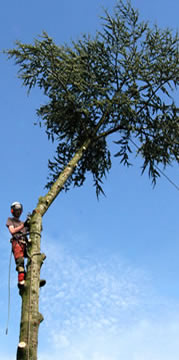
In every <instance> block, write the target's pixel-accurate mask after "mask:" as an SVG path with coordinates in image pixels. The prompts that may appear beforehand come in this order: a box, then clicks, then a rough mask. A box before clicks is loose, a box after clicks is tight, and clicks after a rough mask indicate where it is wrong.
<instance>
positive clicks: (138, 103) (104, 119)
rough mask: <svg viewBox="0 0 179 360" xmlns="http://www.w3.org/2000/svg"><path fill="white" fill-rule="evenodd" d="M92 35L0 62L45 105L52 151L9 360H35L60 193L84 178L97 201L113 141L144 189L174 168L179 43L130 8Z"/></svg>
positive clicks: (178, 134) (40, 43)
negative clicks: (43, 242) (43, 271)
mask: <svg viewBox="0 0 179 360" xmlns="http://www.w3.org/2000/svg"><path fill="white" fill-rule="evenodd" d="M102 22H103V24H102V28H101V32H98V33H97V34H96V36H95V37H94V38H91V37H89V36H86V35H84V36H83V37H82V38H81V39H80V40H79V41H76V42H73V43H72V44H71V46H67V45H62V46H57V45H56V44H55V43H54V42H53V40H52V39H51V38H50V37H49V36H48V35H47V34H46V33H43V35H42V37H41V38H40V39H36V40H35V42H34V44H23V43H21V42H17V43H16V47H15V48H14V49H11V50H8V51H7V52H6V53H7V54H8V56H9V57H10V58H14V59H15V63H16V64H17V65H18V66H19V72H18V75H19V78H20V79H21V80H22V82H23V85H25V86H26V87H27V88H28V91H30V90H31V89H32V88H33V87H35V86H37V87H39V88H40V89H41V90H42V91H43V93H44V94H45V96H47V98H48V102H47V103H45V105H42V106H41V107H40V108H39V109H38V110H37V114H38V116H39V122H40V124H41V123H42V124H43V125H44V126H45V131H46V133H47V135H48V138H49V140H51V141H55V142H56V144H57V148H56V153H55V156H54V159H53V160H49V179H48V183H47V188H48V191H47V194H46V195H45V196H43V197H40V198H39V201H38V204H37V206H36V208H35V210H34V211H33V214H32V217H31V224H30V234H31V240H32V245H31V247H30V248H29V258H28V264H27V274H26V286H25V288H24V290H23V291H21V297H22V313H21V325H20V340H19V345H18V349H17V360H29V359H31V360H36V359H37V343H38V329H39V324H40V322H41V321H42V320H43V316H42V315H41V314H40V313H39V280H40V268H41V265H42V263H43V261H44V259H45V255H44V254H41V250H40V234H41V229H42V217H43V215H44V214H45V213H46V212H47V210H48V209H49V207H50V206H51V204H52V202H53V201H54V200H55V198H56V197H57V196H58V194H59V193H60V191H61V190H68V189H69V188H70V186H71V185H75V186H82V185H83V183H84V181H85V179H86V176H87V174H88V173H91V174H92V177H93V181H94V185H95V188H96V194H97V196H99V194H100V193H101V192H102V193H103V189H102V181H103V178H104V177H105V175H106V174H107V173H108V172H109V170H110V168H111V150H110V146H109V144H108V142H107V140H108V136H109V135H112V134H115V137H116V136H117V137H118V140H117V141H115V143H116V154H115V156H118V157H119V158H120V162H121V163H122V164H124V165H127V166H129V165H130V161H131V160H130V155H131V154H132V153H133V152H134V151H135V150H133V149H132V147H131V141H135V142H136V143H137V150H136V154H137V155H141V157H142V160H143V165H142V172H144V171H145V170H146V169H148V172H149V176H150V177H151V178H152V181H153V182H154V184H155V182H156V179H157V177H158V176H159V175H160V174H159V172H158V170H157V168H156V165H158V164H162V165H163V166H164V167H166V166H167V165H168V164H171V163H172V162H173V161H176V162H177V163H179V117H178V109H177V106H176V104H175V101H174V98H173V97H172V95H173V93H174V91H175V90H176V88H177V85H178V83H179V53H178V45H179V41H178V35H177V33H176V34H174V33H173V32H172V31H170V30H168V29H165V30H161V29H159V28H158V27H157V26H154V27H152V28H151V27H149V25H148V23H146V22H140V21H139V15H138V12H137V11H136V10H135V9H133V8H132V6H131V3H130V2H129V1H127V2H125V1H122V0H119V1H118V2H117V5H116V7H115V9H114V13H113V14H112V15H110V14H109V13H108V12H105V13H104V16H103V17H102Z"/></svg>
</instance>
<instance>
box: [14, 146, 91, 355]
mask: <svg viewBox="0 0 179 360" xmlns="http://www.w3.org/2000/svg"><path fill="white" fill-rule="evenodd" d="M90 143H91V140H90V139H88V140H87V141H85V142H84V144H83V145H82V146H81V148H80V149H79V150H78V151H77V152H76V154H75V155H74V157H73V158H72V160H71V161H70V162H69V164H68V165H67V166H66V167H65V169H64V170H63V171H62V172H61V174H60V175H59V177H58V179H57V181H56V182H55V183H54V184H53V185H52V187H51V189H50V190H49V192H48V193H47V194H46V196H44V197H41V198H39V202H38V205H37V207H36V209H35V210H34V211H33V214H32V218H31V221H30V239H31V245H29V247H28V251H27V253H28V254H27V255H28V261H27V272H26V279H25V286H24V288H23V289H21V290H20V291H19V293H20V295H21V297H22V309H21V323H20V336H19V344H18V348H17V357H16V359H17V360H37V346H38V330H39V325H40V323H41V321H43V316H42V314H40V312H39V285H40V268H41V266H42V264H43V261H44V259H45V257H46V256H45V254H41V252H40V240H41V231H42V216H43V215H44V214H45V213H46V211H47V210H48V208H49V206H50V205H51V204H52V202H53V201H54V200H55V198H56V197H57V195H58V194H59V192H60V191H61V190H62V189H63V186H64V184H65V182H66V180H67V179H68V178H69V176H71V174H72V173H73V171H74V169H75V166H77V164H78V161H79V160H80V159H81V158H82V156H83V152H84V151H86V149H87V147H88V146H89V145H90Z"/></svg>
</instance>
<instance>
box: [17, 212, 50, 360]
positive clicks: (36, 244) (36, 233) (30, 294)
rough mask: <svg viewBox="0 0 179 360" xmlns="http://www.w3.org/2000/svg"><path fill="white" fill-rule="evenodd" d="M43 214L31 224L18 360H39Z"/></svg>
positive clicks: (36, 215)
mask: <svg viewBox="0 0 179 360" xmlns="http://www.w3.org/2000/svg"><path fill="white" fill-rule="evenodd" d="M41 222H42V216H41V215H40V214H38V213H34V215H33V216H32V220H31V226H30V238H31V246H30V247H29V248H28V251H27V252H28V262H27V273H26V280H25V286H24V288H23V289H21V290H20V291H19V292H20V295H21V297H22V310H21V323H20V338H19V344H18V348H17V360H37V345H38V329H39V324H40V322H41V321H42V320H43V316H42V315H41V314H40V313H39V284H40V268H41V266H42V263H43V261H44V259H45V254H41V253H40V237H41V236H40V234H41Z"/></svg>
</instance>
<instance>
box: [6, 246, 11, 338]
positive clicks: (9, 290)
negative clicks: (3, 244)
mask: <svg viewBox="0 0 179 360" xmlns="http://www.w3.org/2000/svg"><path fill="white" fill-rule="evenodd" d="M11 261H12V250H11V252H10V258H9V274H8V315H7V326H6V335H7V334H8V326H9V319H10V300H11V287H10V283H11Z"/></svg>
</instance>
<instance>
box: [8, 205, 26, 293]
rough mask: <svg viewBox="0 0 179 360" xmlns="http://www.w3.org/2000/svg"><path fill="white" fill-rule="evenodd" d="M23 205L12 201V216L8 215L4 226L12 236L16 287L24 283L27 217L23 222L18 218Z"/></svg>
mask: <svg viewBox="0 0 179 360" xmlns="http://www.w3.org/2000/svg"><path fill="white" fill-rule="evenodd" d="M22 211H23V206H22V204H20V203H19V202H17V201H16V202H14V203H12V205H11V214H12V215H13V217H9V218H8V219H7V222H6V226H7V227H8V229H9V232H10V234H11V235H12V238H11V239H10V242H11V243H12V252H13V255H14V259H15V263H16V270H17V271H18V287H23V286H24V284H25V268H24V257H27V253H26V248H27V242H28V240H29V239H28V238H27V232H28V230H29V218H27V220H26V221H25V222H23V221H21V220H20V219H19V218H20V216H21V214H22Z"/></svg>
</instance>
